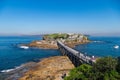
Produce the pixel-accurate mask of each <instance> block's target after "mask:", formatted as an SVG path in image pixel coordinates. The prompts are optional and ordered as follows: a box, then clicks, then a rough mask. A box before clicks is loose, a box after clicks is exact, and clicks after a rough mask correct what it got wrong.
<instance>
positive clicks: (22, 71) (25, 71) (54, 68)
mask: <svg viewBox="0 0 120 80" xmlns="http://www.w3.org/2000/svg"><path fill="white" fill-rule="evenodd" d="M73 68H74V65H73V64H72V62H71V61H70V60H69V58H68V57H66V56H53V57H48V58H42V59H40V61H39V62H28V63H25V64H22V65H20V66H18V67H16V68H14V69H11V71H9V70H10V69H8V70H6V72H2V73H0V78H2V79H3V80H26V79H25V78H26V77H27V76H29V74H35V75H36V72H39V73H40V74H37V75H39V76H40V77H42V78H47V77H48V75H47V74H46V75H45V74H44V73H47V72H48V73H49V74H52V75H49V76H51V77H55V78H57V80H59V79H60V78H61V76H62V74H63V73H66V74H67V75H68V73H69V71H70V70H71V69H73ZM43 71H44V73H43ZM57 72H58V73H57ZM37 75H36V76H37ZM41 75H42V76H41ZM36 76H35V77H36ZM58 76H59V77H58ZM35 77H33V78H35ZM58 78H59V79H58ZM28 80H31V79H28ZM33 80H34V79H33ZM40 80H44V79H41V78H40ZM55 80H56V79H55Z"/></svg>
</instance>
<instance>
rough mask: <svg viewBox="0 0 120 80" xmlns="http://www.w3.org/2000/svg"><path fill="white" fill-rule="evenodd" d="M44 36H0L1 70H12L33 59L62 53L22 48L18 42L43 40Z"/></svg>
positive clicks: (37, 59) (36, 59)
mask: <svg viewBox="0 0 120 80" xmlns="http://www.w3.org/2000/svg"><path fill="white" fill-rule="evenodd" d="M41 39H42V36H1V37H0V72H1V71H3V70H7V71H9V70H11V69H13V68H16V67H18V66H20V65H22V64H25V63H27V62H31V61H39V60H40V59H42V58H46V57H50V56H57V55H60V52H59V51H58V50H50V49H49V50H46V49H36V48H34V49H33V48H31V49H21V48H19V47H18V46H17V45H18V44H24V43H25V44H26V43H30V42H32V41H33V40H41Z"/></svg>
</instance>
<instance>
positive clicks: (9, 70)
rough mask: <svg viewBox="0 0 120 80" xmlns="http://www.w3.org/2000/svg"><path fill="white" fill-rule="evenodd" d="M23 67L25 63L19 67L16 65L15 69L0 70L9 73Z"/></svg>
mask: <svg viewBox="0 0 120 80" xmlns="http://www.w3.org/2000/svg"><path fill="white" fill-rule="evenodd" d="M21 67H23V65H21V66H18V67H15V68H13V69H6V70H2V71H0V72H2V73H8V72H11V71H14V70H16V69H20V68H21Z"/></svg>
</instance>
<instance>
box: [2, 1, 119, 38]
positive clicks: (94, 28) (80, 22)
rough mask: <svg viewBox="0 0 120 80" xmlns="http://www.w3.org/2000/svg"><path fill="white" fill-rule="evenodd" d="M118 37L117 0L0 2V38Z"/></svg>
mask: <svg viewBox="0 0 120 80" xmlns="http://www.w3.org/2000/svg"><path fill="white" fill-rule="evenodd" d="M58 32H61V33H82V34H90V35H108V36H120V0H0V35H10V34H13V35H19V34H44V33H58Z"/></svg>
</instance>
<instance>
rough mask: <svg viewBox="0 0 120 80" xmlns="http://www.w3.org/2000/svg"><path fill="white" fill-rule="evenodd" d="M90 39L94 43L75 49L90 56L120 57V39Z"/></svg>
mask: <svg viewBox="0 0 120 80" xmlns="http://www.w3.org/2000/svg"><path fill="white" fill-rule="evenodd" d="M89 39H90V40H92V42H90V43H87V44H81V45H78V46H76V47H75V49H76V50H78V51H80V52H82V53H84V54H86V55H90V56H97V57H105V56H112V57H118V56H120V37H89ZM118 46H119V47H118Z"/></svg>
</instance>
